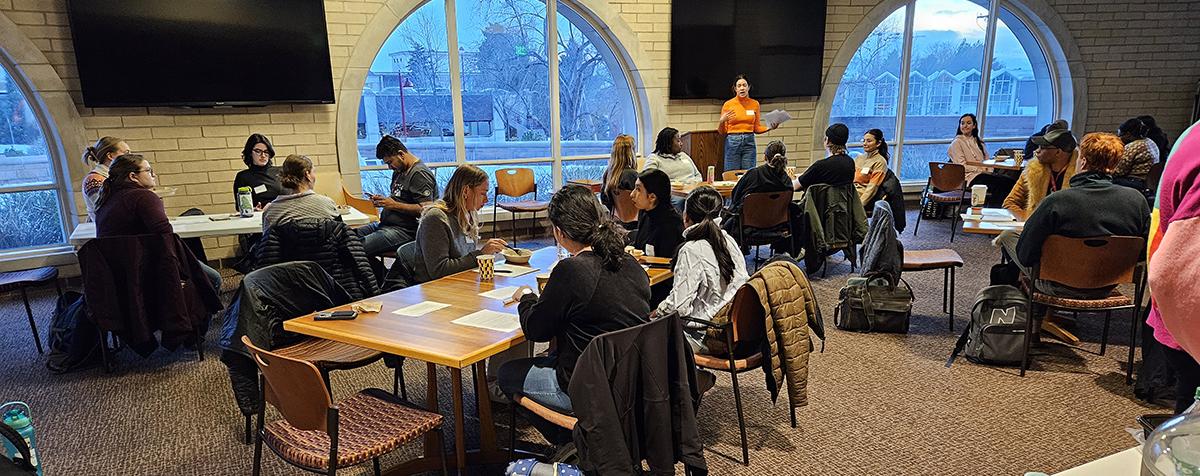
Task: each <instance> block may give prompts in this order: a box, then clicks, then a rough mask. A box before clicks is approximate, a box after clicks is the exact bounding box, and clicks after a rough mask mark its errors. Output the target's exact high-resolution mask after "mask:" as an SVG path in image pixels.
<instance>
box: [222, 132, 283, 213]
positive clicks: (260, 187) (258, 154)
mask: <svg viewBox="0 0 1200 476" xmlns="http://www.w3.org/2000/svg"><path fill="white" fill-rule="evenodd" d="M274 158H275V147H273V146H271V139H268V138H267V136H265V135H262V134H258V133H254V134H250V137H248V138H247V139H246V145H245V147H242V162H245V163H246V170H243V171H241V172H238V173H237V175H236V176H234V177H233V206H234V208H236V207H237V206H238V205H237V191H238V189H239V188H241V187H250V197H251V200H252V201H253V202H254V209H255V210H262V208H263V207H264V206H266V205H267V204H268V203H271V200H274V199H275V197H278V196H279V195H282V194H283V193H285V192H284V190H283V185H281V184H280V183H279V167H276V166H275V165H274V164H272V163H271V160H273V159H274Z"/></svg>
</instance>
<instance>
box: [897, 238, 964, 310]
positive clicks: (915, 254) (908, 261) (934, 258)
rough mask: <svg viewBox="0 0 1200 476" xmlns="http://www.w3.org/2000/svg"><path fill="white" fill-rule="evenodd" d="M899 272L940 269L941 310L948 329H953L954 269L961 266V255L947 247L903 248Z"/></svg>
mask: <svg viewBox="0 0 1200 476" xmlns="http://www.w3.org/2000/svg"><path fill="white" fill-rule="evenodd" d="M902 260H903V261H902V264H901V266H900V271H901V272H905V271H907V272H915V271H927V270H933V269H940V270H942V312H944V313H946V314H947V317H949V319H948V320H949V321H950V330H951V331H953V330H954V289H955V283H954V270H955V269H957V268H961V267H963V259H962V256H959V255H958V252H957V251H954V250H952V249H949V248H942V249H936V250H904V257H903V258H902Z"/></svg>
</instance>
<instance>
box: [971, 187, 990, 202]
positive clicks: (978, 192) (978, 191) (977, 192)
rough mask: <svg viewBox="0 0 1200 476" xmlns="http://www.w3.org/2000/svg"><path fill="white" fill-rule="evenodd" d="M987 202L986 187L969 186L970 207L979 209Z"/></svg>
mask: <svg viewBox="0 0 1200 476" xmlns="http://www.w3.org/2000/svg"><path fill="white" fill-rule="evenodd" d="M986 201H987V185H972V186H971V206H973V207H981V206H983V203H984V202H986Z"/></svg>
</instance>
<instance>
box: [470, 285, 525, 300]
mask: <svg viewBox="0 0 1200 476" xmlns="http://www.w3.org/2000/svg"><path fill="white" fill-rule="evenodd" d="M515 292H517V287H516V286H505V287H502V288H496V289H493V290H491V291H488V292H486V293H479V295H480V296H483V297H485V298H488V299H499V300H501V301H507V300H509V299H512V295H513V293H515Z"/></svg>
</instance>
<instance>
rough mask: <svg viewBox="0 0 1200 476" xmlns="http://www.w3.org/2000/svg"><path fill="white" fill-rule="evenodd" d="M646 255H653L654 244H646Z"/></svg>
mask: <svg viewBox="0 0 1200 476" xmlns="http://www.w3.org/2000/svg"><path fill="white" fill-rule="evenodd" d="M646 256H654V245H651V244H649V243H647V244H646Z"/></svg>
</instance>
